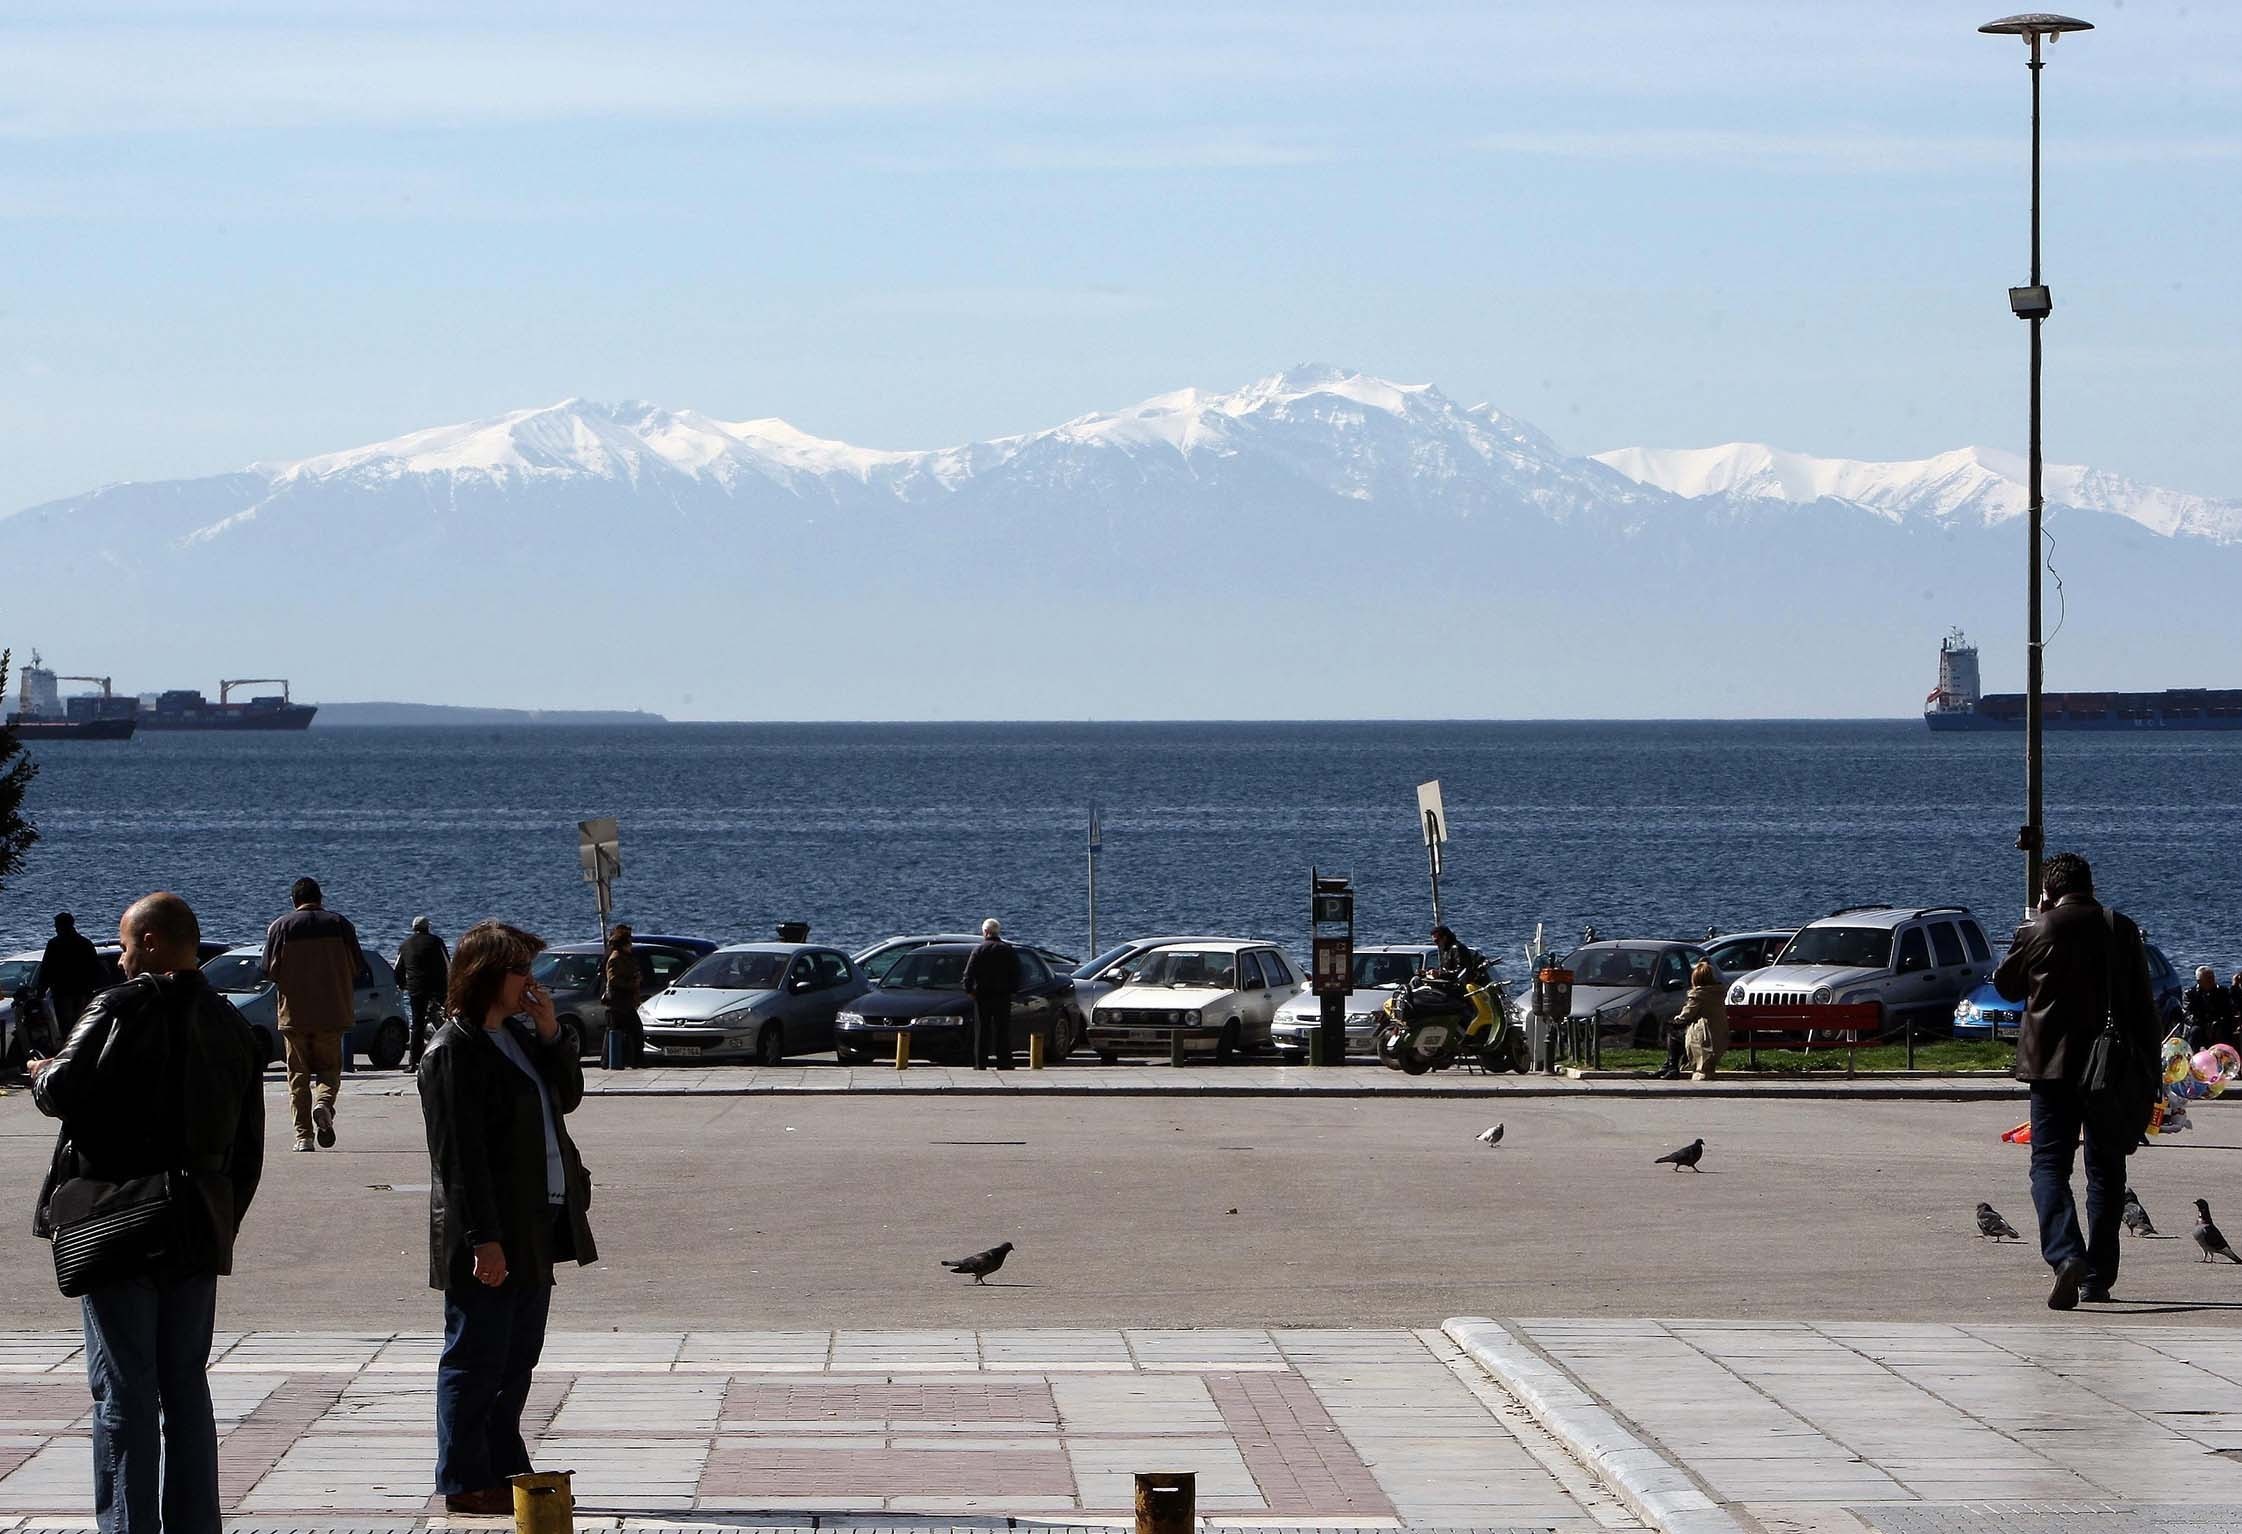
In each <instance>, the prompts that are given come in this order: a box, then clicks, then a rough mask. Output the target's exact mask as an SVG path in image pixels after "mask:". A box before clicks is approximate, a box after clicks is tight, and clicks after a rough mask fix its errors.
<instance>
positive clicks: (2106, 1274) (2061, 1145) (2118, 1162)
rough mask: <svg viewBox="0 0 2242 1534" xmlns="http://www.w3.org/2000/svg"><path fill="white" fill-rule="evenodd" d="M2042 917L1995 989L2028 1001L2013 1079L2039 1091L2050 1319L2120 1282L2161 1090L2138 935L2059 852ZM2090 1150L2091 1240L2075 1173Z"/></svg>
mask: <svg viewBox="0 0 2242 1534" xmlns="http://www.w3.org/2000/svg"><path fill="white" fill-rule="evenodd" d="M2040 890H2041V894H2040V908H2039V912H2038V914H2037V915H2035V916H2034V917H2033V918H2032V920H2031V921H2029V922H2026V923H2025V924H2024V925H2023V926H2021V927H2019V928H2018V929H2017V931H2016V941H2015V942H2014V943H2013V944H2012V945H2011V946H2010V948H2009V951H2008V957H2007V958H2005V959H2003V960H2002V961H2001V967H2000V969H1999V970H1998V971H1997V972H1996V973H1995V974H1994V976H1993V986H1994V989H1996V990H1998V991H1999V992H2000V993H2001V995H2002V996H2003V997H2004V998H2005V999H2007V1000H2009V1001H2020V1002H2023V1003H2025V1011H2024V1019H2023V1022H2022V1023H2021V1024H2020V1025H2019V1027H2018V1030H2017V1039H2016V1070H2015V1076H2016V1079H2017V1080H2019V1081H2026V1082H2030V1083H2031V1087H2032V1205H2033V1208H2034V1209H2035V1210H2036V1211H2037V1212H2038V1214H2039V1222H2040V1255H2041V1256H2042V1257H2044V1258H2045V1259H2046V1260H2047V1265H2048V1266H2049V1267H2050V1268H2053V1269H2054V1270H2055V1286H2054V1288H2052V1289H2051V1290H2049V1291H2048V1296H2047V1305H2048V1309H2050V1310H2073V1309H2076V1308H2077V1306H2078V1303H2079V1301H2080V1300H2082V1299H2083V1300H2085V1301H2087V1302H2088V1303H2090V1304H2097V1303H2102V1302H2105V1301H2107V1300H2108V1299H2109V1298H2110V1293H2111V1290H2112V1289H2113V1288H2114V1287H2115V1285H2116V1283H2117V1269H2118V1229H2119V1226H2120V1224H2121V1222H2122V1216H2123V1203H2124V1198H2125V1158H2126V1157H2127V1156H2129V1155H2131V1154H2132V1152H2133V1147H2134V1146H2135V1145H2136V1144H2138V1143H2139V1141H2140V1138H2141V1132H2142V1130H2143V1129H2144V1128H2145V1127H2146V1126H2147V1124H2148V1120H2149V1110H2150V1107H2151V1105H2152V1104H2153V1102H2154V1101H2155V1096H2156V1091H2157V1086H2156V1082H2157V1069H2156V1059H2157V1047H2158V1043H2157V1041H2158V1036H2159V1034H2160V1032H2161V1029H2160V1028H2159V1027H2158V1023H2157V1014H2156V1003H2155V1000H2154V998H2153V994H2152V992H2151V991H2150V988H2149V966H2148V956H2147V954H2146V953H2145V951H2144V950H2143V947H2142V943H2141V931H2140V929H2139V928H2138V927H2136V926H2134V925H2133V923H2132V922H2131V921H2129V920H2127V919H2126V918H2125V917H2124V916H2121V915H2119V914H2118V913H2117V912H2116V911H2113V910H2109V909H2107V908H2106V907H2104V906H2103V905H2101V904H2100V903H2099V902H2097V901H2096V900H2095V898H2094V873H2093V870H2092V869H2090V868H2089V867H2087V863H2086V859H2084V858H2082V857H2080V856H2079V855H2078V854H2077V853H2075V852H2059V853H2057V854H2056V855H2055V856H2054V857H2051V858H2049V859H2048V860H2047V866H2046V867H2045V868H2044V869H2043V870H2042V871H2041V874H2040ZM2082 1132H2083V1134H2084V1137H2085V1144H2086V1234H2085V1236H2084V1238H2083V1239H2082V1238H2081V1236H2080V1234H2079V1218H2078V1208H2077V1205H2076V1204H2075V1203H2074V1202H2073V1200H2072V1197H2071V1166H2072V1162H2073V1160H2074V1159H2075V1158H2076V1156H2077V1154H2078V1150H2079V1141H2080V1136H2081V1133H2082Z"/></svg>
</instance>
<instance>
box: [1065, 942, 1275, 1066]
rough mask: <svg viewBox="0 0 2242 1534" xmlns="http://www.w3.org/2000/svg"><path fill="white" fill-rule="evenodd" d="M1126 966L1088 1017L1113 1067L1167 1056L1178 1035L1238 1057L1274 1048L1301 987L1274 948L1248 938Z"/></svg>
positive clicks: (1165, 952) (1183, 947) (1174, 947)
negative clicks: (1284, 1010) (1280, 1015)
mask: <svg viewBox="0 0 2242 1534" xmlns="http://www.w3.org/2000/svg"><path fill="white" fill-rule="evenodd" d="M1123 968H1125V969H1126V970H1127V972H1128V978H1127V979H1126V980H1125V981H1124V982H1123V983H1122V984H1121V985H1120V986H1119V987H1117V988H1116V989H1114V990H1112V991H1110V992H1108V993H1107V994H1106V995H1104V996H1101V997H1099V998H1098V1004H1097V1009H1096V1010H1095V1011H1094V1012H1092V1013H1091V1014H1090V1047H1091V1048H1092V1049H1093V1050H1095V1051H1097V1056H1098V1058H1099V1059H1100V1060H1103V1061H1104V1062H1105V1063H1106V1064H1108V1065H1111V1064H1112V1063H1113V1062H1114V1061H1116V1060H1118V1059H1120V1058H1121V1056H1122V1055H1124V1054H1132V1055H1164V1054H1167V1053H1169V1052H1170V1050H1171V1049H1172V1047H1173V1044H1174V1041H1175V1039H1176V1038H1177V1037H1178V1036H1181V1037H1182V1038H1184V1039H1186V1040H1190V1041H1192V1042H1194V1043H1197V1044H1200V1045H1202V1046H1211V1047H1212V1048H1213V1050H1214V1054H1215V1058H1216V1059H1218V1060H1221V1061H1223V1062H1225V1063H1227V1062H1229V1061H1232V1060H1235V1059H1237V1058H1238V1056H1239V1055H1241V1054H1242V1053H1244V1052H1245V1051H1246V1050H1247V1049H1250V1048H1254V1047H1257V1046H1266V1045H1267V1044H1268V1043H1269V1040H1270V1029H1271V1027H1272V1026H1273V1025H1274V1024H1275V1022H1276V1020H1277V1009H1278V1008H1279V1007H1281V1006H1283V1005H1284V1004H1285V1003H1286V1002H1288V1001H1290V1000H1291V999H1292V998H1293V997H1295V996H1297V995H1299V994H1300V987H1301V979H1300V974H1299V971H1297V970H1295V969H1294V968H1293V966H1292V961H1291V960H1290V959H1288V958H1286V957H1285V955H1284V953H1283V951H1282V950H1281V949H1279V948H1278V947H1277V945H1276V944H1274V943H1259V942H1253V941H1250V940H1247V939H1236V938H1225V939H1223V940H1221V941H1219V942H1204V941H1198V940H1194V941H1191V942H1188V943H1170V944H1167V945H1165V946H1163V947H1160V948H1155V949H1153V950H1152V951H1151V952H1149V953H1146V954H1142V955H1140V956H1139V957H1138V959H1137V962H1136V963H1135V964H1132V965H1125V966H1123Z"/></svg>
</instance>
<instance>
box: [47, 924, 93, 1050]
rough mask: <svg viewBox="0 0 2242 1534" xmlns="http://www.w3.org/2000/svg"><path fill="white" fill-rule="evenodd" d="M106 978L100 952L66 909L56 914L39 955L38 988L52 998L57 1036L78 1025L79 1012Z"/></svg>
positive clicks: (84, 1008) (83, 1009) (84, 1007)
mask: <svg viewBox="0 0 2242 1534" xmlns="http://www.w3.org/2000/svg"><path fill="white" fill-rule="evenodd" d="M108 980H109V976H108V975H107V973H106V972H105V971H104V970H103V968H102V963H101V955H100V954H98V953H96V952H95V951H94V946H93V943H92V942H91V941H90V940H89V939H88V938H87V937H86V935H85V934H84V933H83V932H80V931H79V930H78V923H77V921H76V920H75V919H74V918H73V917H72V916H71V915H70V913H69V912H68V911H64V912H62V913H61V914H59V915H58V916H56V917H55V919H54V936H53V937H50V938H48V939H47V951H46V952H45V953H43V954H41V955H40V956H39V989H40V991H41V992H43V993H44V994H46V995H47V996H50V997H52V998H53V999H54V1025H55V1033H56V1036H57V1037H60V1036H62V1035H64V1034H67V1033H69V1031H70V1030H71V1029H72V1028H74V1027H76V1026H77V1023H78V1014H79V1013H81V1012H83V1011H85V1010H86V1003H87V1002H89V1001H91V1000H93V995H94V992H96V991H98V990H100V989H101V988H102V987H103V986H104V985H106V984H107V983H108Z"/></svg>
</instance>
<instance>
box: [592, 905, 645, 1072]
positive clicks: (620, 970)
mask: <svg viewBox="0 0 2242 1534" xmlns="http://www.w3.org/2000/svg"><path fill="white" fill-rule="evenodd" d="M639 981H640V977H639V973H638V951H637V950H636V949H634V948H633V947H631V929H630V928H629V927H627V926H625V925H623V924H622V923H620V922H618V923H617V924H616V926H615V930H614V931H612V932H610V933H608V935H607V956H606V958H605V960H604V961H603V962H602V963H601V966H600V997H599V999H600V1003H601V1005H603V1006H605V1007H606V1008H607V1031H608V1034H609V1035H610V1036H611V1037H613V1038H614V1040H615V1045H614V1048H613V1049H612V1050H611V1051H609V1052H608V1053H607V1054H606V1058H607V1059H609V1060H612V1061H614V1062H615V1064H616V1065H617V1066H618V1067H619V1068H621V1069H623V1070H633V1071H635V1070H637V1069H638V1068H639V1067H640V1066H642V1065H644V1064H645V1063H646V1030H645V1028H644V1027H643V1026H642V1025H641V1024H640V1022H639V1020H638V1004H639V1001H640V1000H641V997H640V994H639Z"/></svg>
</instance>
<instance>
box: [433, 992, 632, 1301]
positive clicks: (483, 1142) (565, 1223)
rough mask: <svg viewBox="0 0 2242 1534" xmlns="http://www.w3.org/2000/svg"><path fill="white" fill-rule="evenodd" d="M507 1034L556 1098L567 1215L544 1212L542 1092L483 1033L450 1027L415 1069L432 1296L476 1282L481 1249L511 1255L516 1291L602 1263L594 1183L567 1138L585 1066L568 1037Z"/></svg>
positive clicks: (528, 1030) (516, 1028)
mask: <svg viewBox="0 0 2242 1534" xmlns="http://www.w3.org/2000/svg"><path fill="white" fill-rule="evenodd" d="M504 1026H505V1027H507V1028H508V1029H510V1030H512V1032H513V1035H514V1038H515V1040H516V1041H517V1042H519V1043H520V1045H521V1046H522V1053H523V1054H525V1055H526V1056H528V1057H529V1060H530V1063H531V1064H533V1065H535V1066H536V1067H537V1071H538V1074H539V1075H540V1076H541V1077H543V1078H544V1082H545V1090H546V1091H547V1092H549V1093H551V1094H552V1098H553V1130H554V1133H555V1134H556V1135H558V1136H559V1138H560V1153H561V1166H562V1168H563V1169H564V1170H565V1172H566V1173H567V1179H568V1200H567V1204H566V1207H565V1209H555V1208H554V1207H553V1206H552V1205H551V1204H550V1203H548V1202H547V1201H546V1195H545V1122H544V1113H543V1111H542V1110H541V1109H540V1108H539V1107H538V1103H537V1088H536V1086H535V1085H533V1084H532V1083H531V1081H530V1079H529V1078H528V1077H527V1076H525V1075H523V1074H522V1070H521V1067H519V1066H517V1065H516V1064H514V1062H513V1061H511V1060H509V1059H507V1058H506V1057H505V1056H504V1055H503V1054H501V1053H499V1049H498V1046H497V1045H496V1044H494V1043H492V1042H491V1040H490V1036H489V1035H488V1034H487V1033H485V1032H484V1031H483V1030H482V1029H481V1028H465V1027H462V1026H460V1024H459V1021H458V1020H457V1019H456V1018H455V1019H452V1020H450V1021H447V1022H446V1023H445V1024H444V1026H443V1027H441V1028H439V1029H437V1030H436V1037H435V1040H434V1041H433V1042H432V1043H430V1045H429V1046H428V1053H427V1054H425V1055H423V1056H421V1061H420V1112H421V1117H422V1119H423V1120H424V1121H425V1122H426V1124H427V1127H428V1159H429V1164H430V1168H431V1172H432V1176H431V1177H430V1179H429V1188H428V1283H429V1287H431V1288H434V1289H446V1288H449V1287H451V1286H452V1285H453V1284H458V1283H472V1282H474V1277H473V1274H474V1268H475V1248H476V1247H478V1246H480V1245H481V1244H482V1243H484V1242H486V1241H496V1242H497V1243H498V1244H499V1245H500V1246H501V1247H502V1248H504V1249H505V1252H506V1271H507V1279H506V1282H507V1283H509V1284H514V1283H522V1284H550V1283H551V1282H552V1281H553V1266H554V1264H555V1263H558V1262H565V1261H568V1260H570V1259H574V1260H575V1261H576V1262H579V1263H588V1262H596V1261H598V1260H599V1248H598V1247H597V1246H595V1245H594V1244H593V1243H592V1227H591V1224H590V1222H589V1221H588V1220H587V1219H586V1218H585V1215H586V1212H587V1211H588V1210H589V1209H590V1208H591V1202H592V1183H591V1178H590V1176H589V1175H588V1174H587V1173H586V1172H585V1171H584V1162H583V1158H582V1157H580V1156H578V1155H577V1154H576V1143H575V1141H573V1140H571V1139H570V1138H569V1137H568V1117H567V1116H568V1115H569V1114H570V1113H573V1112H575V1110H576V1105H577V1104H578V1103H580V1102H582V1101H583V1100H584V1065H583V1062H582V1061H581V1060H579V1059H578V1058H577V1055H576V1048H575V1045H574V1044H573V1043H572V1042H571V1040H572V1035H570V1034H569V1033H568V1032H567V1031H565V1030H563V1032H562V1033H561V1034H560V1036H559V1037H558V1038H556V1039H555V1040H554V1041H553V1042H552V1043H550V1044H544V1043H540V1042H539V1041H538V1038H537V1030H536V1029H535V1028H532V1027H530V1026H529V1025H528V1024H527V1023H526V1022H524V1021H523V1020H522V1019H521V1018H518V1017H517V1018H508V1019H507V1020H506V1023H505V1025H504ZM556 1217H557V1218H556Z"/></svg>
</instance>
